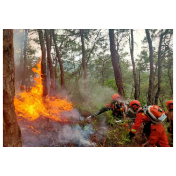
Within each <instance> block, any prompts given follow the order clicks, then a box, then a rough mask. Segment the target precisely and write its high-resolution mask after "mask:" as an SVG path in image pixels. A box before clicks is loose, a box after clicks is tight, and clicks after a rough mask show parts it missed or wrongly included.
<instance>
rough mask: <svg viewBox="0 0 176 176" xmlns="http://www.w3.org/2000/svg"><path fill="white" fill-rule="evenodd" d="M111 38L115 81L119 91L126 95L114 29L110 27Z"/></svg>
mask: <svg viewBox="0 0 176 176" xmlns="http://www.w3.org/2000/svg"><path fill="white" fill-rule="evenodd" d="M109 39H110V50H111V59H112V65H113V69H114V76H115V81H116V85H117V88H118V93H119V94H120V95H121V96H123V97H125V92H124V88H123V83H122V76H121V72H120V65H119V62H118V56H117V52H116V49H115V43H114V29H109Z"/></svg>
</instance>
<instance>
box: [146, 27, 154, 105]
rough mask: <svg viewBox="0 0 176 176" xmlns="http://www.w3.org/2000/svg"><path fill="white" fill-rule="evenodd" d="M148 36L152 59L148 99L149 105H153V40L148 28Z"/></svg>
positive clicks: (150, 57)
mask: <svg viewBox="0 0 176 176" xmlns="http://www.w3.org/2000/svg"><path fill="white" fill-rule="evenodd" d="M145 32H146V36H147V41H148V45H149V53H150V56H149V59H150V78H149V90H148V100H147V105H152V104H153V84H154V81H153V80H154V71H153V47H152V40H151V38H150V33H149V30H148V29H146V30H145Z"/></svg>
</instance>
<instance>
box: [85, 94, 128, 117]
mask: <svg viewBox="0 0 176 176" xmlns="http://www.w3.org/2000/svg"><path fill="white" fill-rule="evenodd" d="M108 110H112V115H113V116H114V118H116V119H117V118H124V119H125V113H126V112H127V110H128V107H127V106H126V105H125V104H124V103H122V102H121V99H120V95H119V94H114V95H113V96H112V102H110V103H109V104H107V105H106V106H105V107H103V108H101V109H100V110H99V112H98V113H96V114H93V115H91V116H89V117H88V118H91V117H95V116H97V115H100V114H102V113H104V112H105V111H108Z"/></svg>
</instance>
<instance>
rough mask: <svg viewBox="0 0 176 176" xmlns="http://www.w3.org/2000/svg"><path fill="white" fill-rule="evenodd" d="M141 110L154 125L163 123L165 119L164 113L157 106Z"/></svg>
mask: <svg viewBox="0 0 176 176" xmlns="http://www.w3.org/2000/svg"><path fill="white" fill-rule="evenodd" d="M143 109H144V112H145V114H146V115H147V116H148V117H149V118H150V120H151V121H152V122H153V123H155V124H158V123H160V122H162V121H164V120H165V119H166V117H167V116H166V115H165V113H164V111H163V110H162V109H161V108H160V107H159V106H158V105H151V106H145V107H144V108H143Z"/></svg>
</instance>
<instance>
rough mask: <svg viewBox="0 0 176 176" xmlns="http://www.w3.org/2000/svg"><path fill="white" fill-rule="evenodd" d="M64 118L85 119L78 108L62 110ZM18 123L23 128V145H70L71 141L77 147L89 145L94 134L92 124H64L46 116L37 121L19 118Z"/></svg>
mask: <svg viewBox="0 0 176 176" xmlns="http://www.w3.org/2000/svg"><path fill="white" fill-rule="evenodd" d="M62 118H64V119H68V120H69V121H70V122H79V120H84V118H83V117H81V116H80V114H79V112H78V111H77V110H76V109H73V110H72V111H70V112H69V111H68V112H62ZM18 124H19V126H20V128H21V134H22V144H23V147H41V146H45V147H58V146H68V143H71V144H72V145H74V146H77V147H88V146H91V145H92V144H91V143H90V135H91V134H94V130H93V128H92V125H91V124H87V125H86V126H84V127H81V126H80V125H78V124H77V123H74V124H62V123H59V122H56V121H53V120H51V119H48V118H46V117H42V116H41V117H40V118H38V119H37V120H35V121H28V120H26V119H23V118H22V119H21V120H20V119H19V120H18Z"/></svg>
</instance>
